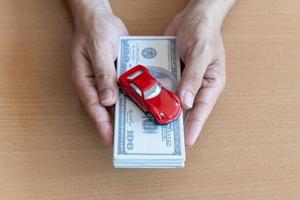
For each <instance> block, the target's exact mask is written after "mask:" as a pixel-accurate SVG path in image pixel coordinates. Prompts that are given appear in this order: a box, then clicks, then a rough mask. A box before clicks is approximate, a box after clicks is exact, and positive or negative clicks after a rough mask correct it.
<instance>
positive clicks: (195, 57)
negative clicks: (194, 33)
mask: <svg viewBox="0 0 300 200" xmlns="http://www.w3.org/2000/svg"><path fill="white" fill-rule="evenodd" d="M210 55H212V54H211V52H210V48H209V47H207V46H203V47H202V46H199V45H198V44H195V45H193V46H191V47H190V48H189V49H188V50H187V53H186V56H185V58H184V59H185V68H184V70H183V72H182V77H181V80H180V82H179V86H178V96H179V98H180V100H181V103H182V106H183V108H184V109H189V108H191V107H192V106H193V104H194V99H195V96H196V94H197V92H198V90H199V88H200V86H201V83H202V79H203V76H204V73H205V71H206V69H207V66H208V65H209V64H210V62H211V60H212V58H211V56H210Z"/></svg>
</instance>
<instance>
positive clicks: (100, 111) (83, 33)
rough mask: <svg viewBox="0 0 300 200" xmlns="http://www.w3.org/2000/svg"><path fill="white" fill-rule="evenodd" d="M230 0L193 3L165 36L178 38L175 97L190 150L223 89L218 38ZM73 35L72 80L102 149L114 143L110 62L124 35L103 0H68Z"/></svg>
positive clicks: (114, 97)
mask: <svg viewBox="0 0 300 200" xmlns="http://www.w3.org/2000/svg"><path fill="white" fill-rule="evenodd" d="M234 1H235V0H222V1H221V0H192V1H190V2H189V3H188V5H187V6H186V7H185V9H184V10H183V11H181V12H180V13H179V14H178V15H177V16H175V18H174V19H173V20H172V22H171V23H170V25H169V26H168V27H167V29H166V31H165V34H166V35H175V36H176V37H177V44H178V50H179V53H180V56H181V59H182V60H183V61H184V63H185V68H184V70H183V73H182V78H181V81H180V83H179V86H178V91H177V94H178V96H179V98H180V100H181V103H182V106H183V108H184V109H185V110H187V111H188V112H187V113H188V116H187V118H186V123H185V142H186V145H189V146H192V145H193V144H194V143H195V141H196V139H197V137H198V136H199V134H200V132H201V129H202V127H203V125H204V123H205V121H206V119H207V118H208V116H209V114H210V112H211V111H212V109H213V107H214V105H215V103H216V101H217V99H218V97H219V95H220V93H221V92H222V90H223V88H224V86H225V80H226V74H225V52H224V45H223V41H222V36H221V33H220V30H221V26H222V23H223V20H224V18H225V16H226V14H227V13H228V11H229V10H230V8H231V6H232V5H233V4H234ZM68 2H69V5H70V8H71V11H72V13H73V18H74V25H75V32H74V37H73V47H72V80H73V82H74V85H75V86H76V89H77V91H78V93H79V96H80V98H81V100H82V102H83V104H84V106H85V108H86V110H87V111H88V113H89V115H90V116H91V118H92V120H93V121H94V123H95V124H96V127H97V129H98V131H99V133H100V135H101V137H102V141H103V143H104V144H105V145H106V146H112V144H113V120H112V119H113V116H112V115H111V114H110V113H111V112H110V110H111V106H113V105H114V104H115V103H116V101H117V99H118V87H117V80H116V71H115V67H114V61H115V59H116V57H117V52H118V48H119V47H118V42H119V37H120V36H123V35H128V31H127V29H126V27H125V25H124V24H123V22H122V21H121V20H120V19H119V18H118V17H117V16H116V15H115V14H114V13H113V11H112V9H111V7H110V5H109V2H108V1H107V0H69V1H68Z"/></svg>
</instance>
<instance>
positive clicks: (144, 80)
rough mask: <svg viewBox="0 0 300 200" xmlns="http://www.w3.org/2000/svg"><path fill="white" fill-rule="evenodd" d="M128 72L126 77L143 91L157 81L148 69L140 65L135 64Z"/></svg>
mask: <svg viewBox="0 0 300 200" xmlns="http://www.w3.org/2000/svg"><path fill="white" fill-rule="evenodd" d="M128 72H129V73H128V74H126V75H127V78H126V79H127V80H131V82H132V83H134V84H135V85H136V86H137V87H138V88H139V89H140V90H142V91H143V92H144V91H146V90H147V89H149V88H150V87H152V86H153V85H154V84H155V83H157V80H156V79H155V78H154V77H153V76H152V75H151V73H150V72H149V70H148V69H147V68H146V67H144V66H142V65H137V66H136V67H134V68H132V70H131V69H130V70H129V71H128ZM126 73H127V72H126Z"/></svg>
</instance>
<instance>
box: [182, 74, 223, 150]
mask: <svg viewBox="0 0 300 200" xmlns="http://www.w3.org/2000/svg"><path fill="white" fill-rule="evenodd" d="M210 70H211V69H208V72H207V73H210ZM222 73H223V72H222ZM205 81H206V80H205ZM209 81H210V82H207V83H205V84H204V87H203V88H201V89H200V91H199V93H198V94H197V96H196V99H195V103H194V106H193V108H192V109H191V111H190V114H189V116H188V117H187V120H186V124H185V143H186V145H188V146H192V145H193V144H194V143H195V141H196V140H197V138H198V136H199V134H200V132H201V130H202V127H203V125H204V123H205V121H206V120H207V118H208V116H209V114H210V113H211V111H212V109H213V107H214V105H215V104H216V101H217V99H218V97H219V95H220V93H221V92H222V90H223V88H224V85H225V71H224V74H219V75H218V77H216V78H215V79H213V80H209Z"/></svg>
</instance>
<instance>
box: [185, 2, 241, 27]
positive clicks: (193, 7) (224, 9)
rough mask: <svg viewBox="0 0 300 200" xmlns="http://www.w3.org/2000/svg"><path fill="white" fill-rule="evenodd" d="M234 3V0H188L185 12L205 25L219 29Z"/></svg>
mask: <svg viewBox="0 0 300 200" xmlns="http://www.w3.org/2000/svg"><path fill="white" fill-rule="evenodd" d="M234 2H235V0H222V1H219V0H190V1H189V3H188V5H187V6H186V8H185V11H186V13H190V14H192V15H193V16H195V17H199V18H201V19H202V20H203V21H205V23H206V24H207V25H209V26H211V27H213V28H218V29H221V27H222V24H223V21H224V19H225V17H226V15H227V13H228V12H229V10H230V8H231V7H232V5H233V4H234Z"/></svg>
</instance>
